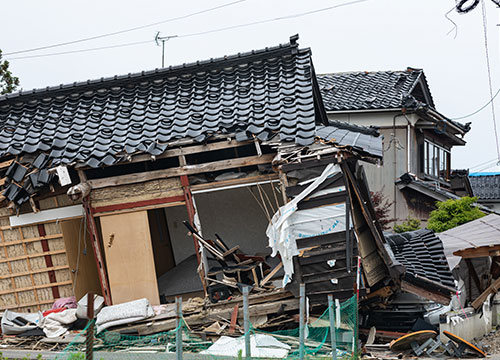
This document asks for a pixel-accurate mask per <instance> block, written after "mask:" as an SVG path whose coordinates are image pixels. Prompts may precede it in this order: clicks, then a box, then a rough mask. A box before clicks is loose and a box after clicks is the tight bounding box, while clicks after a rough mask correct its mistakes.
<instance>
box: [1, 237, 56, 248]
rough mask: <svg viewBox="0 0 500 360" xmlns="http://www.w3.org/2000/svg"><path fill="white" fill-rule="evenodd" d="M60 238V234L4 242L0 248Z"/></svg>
mask: <svg viewBox="0 0 500 360" xmlns="http://www.w3.org/2000/svg"><path fill="white" fill-rule="evenodd" d="M62 237H63V235H62V234H51V235H45V236H40V237H34V238H29V239H25V240H16V241H9V242H5V243H0V247H7V246H13V245H21V244H22V243H23V242H24V243H30V242H35V241H40V240H56V239H61V238H62Z"/></svg>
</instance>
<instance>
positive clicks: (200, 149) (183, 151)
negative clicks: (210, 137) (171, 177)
mask: <svg viewBox="0 0 500 360" xmlns="http://www.w3.org/2000/svg"><path fill="white" fill-rule="evenodd" d="M252 143H253V141H251V140H250V141H236V140H231V141H227V140H226V141H219V142H215V143H210V144H204V145H192V146H185V147H179V148H176V149H169V150H167V151H165V152H164V153H163V154H161V155H158V156H156V157H155V159H156V160H159V159H165V158H169V157H174V156H185V155H190V154H199V153H204V152H208V151H213V150H222V149H229V148H235V147H240V146H245V145H251V144H252ZM151 160H152V159H151V155H143V154H141V155H136V156H133V157H132V160H131V161H128V162H124V163H119V164H130V163H136V162H143V161H151Z"/></svg>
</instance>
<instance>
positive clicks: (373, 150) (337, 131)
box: [316, 120, 384, 158]
mask: <svg viewBox="0 0 500 360" xmlns="http://www.w3.org/2000/svg"><path fill="white" fill-rule="evenodd" d="M329 124H330V125H329V126H322V125H318V126H317V127H316V136H317V137H319V138H321V139H322V140H325V141H327V142H333V143H335V144H336V145H339V146H342V147H348V148H350V149H352V150H354V151H357V152H359V153H366V154H369V155H371V156H376V157H379V158H382V157H383V155H384V149H383V148H384V147H383V136H380V135H379V132H378V131H377V130H376V129H374V128H369V127H364V126H359V125H353V124H349V123H345V122H341V121H332V120H330V121H329Z"/></svg>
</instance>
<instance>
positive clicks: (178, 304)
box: [175, 296, 182, 360]
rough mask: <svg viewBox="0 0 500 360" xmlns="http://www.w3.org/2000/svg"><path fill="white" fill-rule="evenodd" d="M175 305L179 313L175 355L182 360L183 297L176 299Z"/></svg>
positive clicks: (178, 359)
mask: <svg viewBox="0 0 500 360" xmlns="http://www.w3.org/2000/svg"><path fill="white" fill-rule="evenodd" d="M175 305H176V311H177V317H176V325H177V326H176V328H177V330H176V331H175V355H176V359H177V360H182V297H180V296H176V297H175Z"/></svg>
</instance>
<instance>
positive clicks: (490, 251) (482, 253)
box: [453, 245, 500, 259]
mask: <svg viewBox="0 0 500 360" xmlns="http://www.w3.org/2000/svg"><path fill="white" fill-rule="evenodd" d="M453 255H455V256H460V257H462V258H463V259H473V258H479V257H488V256H499V255H500V245H490V246H479V247H476V248H469V249H463V250H458V251H455V252H454V253H453Z"/></svg>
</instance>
